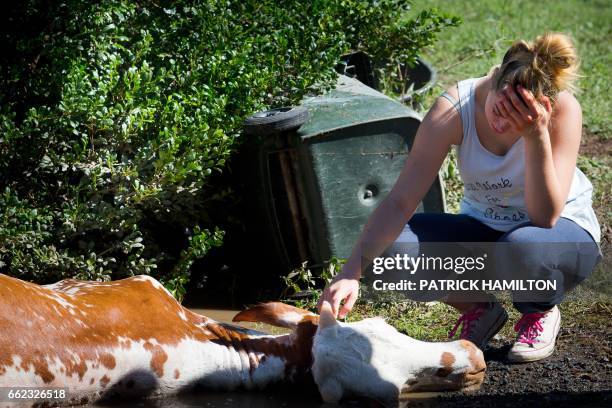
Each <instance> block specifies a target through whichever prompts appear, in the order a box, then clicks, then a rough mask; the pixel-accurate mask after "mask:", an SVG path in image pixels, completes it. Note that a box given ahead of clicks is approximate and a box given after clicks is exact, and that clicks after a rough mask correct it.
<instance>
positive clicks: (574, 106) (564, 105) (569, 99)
mask: <svg viewBox="0 0 612 408" xmlns="http://www.w3.org/2000/svg"><path fill="white" fill-rule="evenodd" d="M581 112H582V108H581V107H580V102H578V99H576V97H575V96H574V95H573V94H572V93H570V92H568V91H562V92H559V94H558V95H557V101H556V103H555V108H554V109H553V116H559V115H563V116H565V115H575V114H580V113H581Z"/></svg>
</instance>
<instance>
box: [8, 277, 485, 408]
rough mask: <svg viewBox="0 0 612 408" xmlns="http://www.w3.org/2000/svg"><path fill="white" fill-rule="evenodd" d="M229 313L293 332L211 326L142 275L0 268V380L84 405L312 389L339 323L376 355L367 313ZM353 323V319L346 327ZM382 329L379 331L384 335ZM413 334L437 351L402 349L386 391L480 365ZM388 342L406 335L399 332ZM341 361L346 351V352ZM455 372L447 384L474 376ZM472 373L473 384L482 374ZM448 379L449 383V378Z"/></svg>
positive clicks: (286, 309) (459, 348)
mask: <svg viewBox="0 0 612 408" xmlns="http://www.w3.org/2000/svg"><path fill="white" fill-rule="evenodd" d="M237 320H247V321H265V322H269V323H272V324H276V325H282V326H287V327H293V328H295V330H294V332H293V333H291V334H287V335H278V336H271V335H266V334H263V333H258V332H254V331H249V330H244V329H241V328H238V327H234V326H230V325H225V324H221V323H218V322H216V321H213V320H211V319H208V318H206V317H204V316H200V315H198V314H195V313H193V312H191V311H189V310H187V309H185V308H184V307H182V306H181V305H180V304H179V303H178V302H177V301H176V300H175V299H174V298H173V297H172V296H171V295H170V294H169V293H168V292H167V291H166V290H165V289H164V288H163V286H162V285H160V284H159V283H158V282H157V281H156V280H154V279H152V278H150V277H146V276H137V277H133V278H129V279H124V280H121V281H115V282H107V283H101V282H82V281H75V280H65V281H61V282H58V283H56V284H54V285H47V286H39V285H35V284H32V283H28V282H24V281H21V280H18V279H14V278H10V277H8V276H5V275H1V274H0V387H14V386H20V387H43V388H48V387H67V388H68V389H69V397H70V399H69V400H68V402H71V403H74V402H81V403H85V402H90V401H95V400H98V399H100V398H103V397H113V396H135V395H138V396H147V397H159V396H167V395H172V394H175V393H177V392H179V391H186V390H189V389H191V388H193V387H204V388H214V389H228V390H229V389H234V388H237V387H245V388H253V387H264V386H266V385H267V384H269V383H272V382H277V381H288V380H292V379H295V378H303V377H304V376H305V377H306V378H308V377H310V378H312V373H313V372H314V373H315V378H314V379H315V381H316V382H317V384H319V388H320V389H321V388H322V384H323V383H325V382H327V380H328V379H329V378H328V377H329V376H332V377H333V376H334V373H333V372H331V373H330V372H329V371H330V370H332V371H333V370H334V364H336V365H337V364H339V365H340V367H339V368H338V367H337V368H336V369H339V371H340V372H342V371H343V370H342V364H343V362H342V361H341V360H340V361H336V360H338V357H341V356H343V355H345V354H346V353H347V350H340V349H338V350H337V351H338V353H337V354H336V356H333V354H334V351H333V348H334V347H339V348H343V347H346V346H347V345H349V344H350V341H348V342H347V340H346V339H344V340H342V342H344V343H343V344H344V346H343V345H342V344H339V345H337V346H336V345H334V341H335V340H334V339H337V338H338V330H340V332H341V333H344V334H345V335H347V336H350V337H351V338H352V339H353V340H358V343H359V344H360V345H359V346H356V347H358V348H359V347H361V348H362V350H353V351H352V352H354V353H357V355H360V356H362V357H363V355H364V351H365V350H363V348H364V347H365V348H366V349H368V350H367V351H368V352H366V353H365V354H366V358H365V359H363V358H362V359H361V360H362V361H361V360H360V361H361V364H362V366H364V367H366V368H367V367H369V368H374V369H376V367H374V366H373V365H372V363H373V362H374V357H376V356H379V357H380V355H381V354H380V350H376V348H377V346H376V345H375V342H374V343H371V344H368V342H369V339H368V337H373V335H372V334H371V333H370V332H371V331H372V330H381V327H378V328H376V327H374V326H376V324H379V323H376V322H374V321H371V322H370V323H369V324H366V323H367V322H368V321H369V320H364V321H362V322H358V323H354V324H344V325H339V326H338V327H340V329H338V328H336V327H328V328H327V329H326V330H323V328H322V327H319V324H318V323H319V317H318V316H316V315H313V314H312V313H309V312H306V311H303V310H300V309H297V308H292V307H291V306H287V305H283V304H279V303H272V304H264V305H260V306H257V307H255V308H252V309H250V310H247V311H245V312H242V313H241V314H239V315H238V316H237ZM328 320H329V319H328ZM358 324H361V326H355V325H358ZM372 324H374V326H372ZM383 324H384V322H383ZM351 325H352V326H351ZM328 326H333V324H328ZM386 326H388V325H386ZM364 327H365V331H364V329H363V328H364ZM388 327H390V326H388ZM332 329H333V330H332ZM347 330H348V331H347ZM382 330H385V329H384V328H382ZM391 330H393V329H391ZM351 333H353V334H354V335H351ZM394 333H395V334H393V336H395V335H396V334H397V336H403V338H406V339H410V338H408V337H407V336H404V335H401V334H400V333H397V332H396V331H395V332H394ZM375 335H376V334H375V333H374V336H375ZM390 335H391V332H387V333H385V334H384V336H385V338H387V339H388V338H389V336H390ZM360 337H363V338H360ZM391 337H392V336H391ZM315 338H316V340H315ZM410 340H411V341H414V342H416V343H414V344H412V346H414V345H416V344H417V343H418V344H419V346H418V347H422V345H427V344H431V345H430V346H429V351H430V352H433V353H434V355H432V356H431V357H425V356H424V355H423V353H422V350H415V351H417V353H415V355H414V357H415V358H413V362H414V364H412V365H411V364H410V363H409V361H410V356H409V355H408V356H405V360H406V361H407V362H408V364H407V367H410V369H409V370H412V374H411V373H410V372H408V373H404V372H402V373H399V374H397V373H395V371H397V370H394V375H395V374H397V375H399V376H400V377H401V379H400V380H397V379H395V380H394V379H392V378H390V377H389V378H386V377H385V376H386V375H385V374H384V373H381V378H383V377H385V378H383V379H384V381H385V384H387V383H388V384H390V385H389V387H390V388H393V387H395V388H397V387H398V381H402V382H403V385H402V384H399V388H400V389H401V388H402V387H404V388H405V387H407V386H408V387H410V386H413V385H415V384H417V383H418V378H417V377H418V376H419V375H420V376H421V377H423V373H426V374H427V375H428V376H430V375H434V376H436V375H437V376H438V377H440V379H442V380H443V381H442V382H444V381H446V382H447V383H448V382H449V381H450V380H451V379H452V378H453V377H452V376H450V375H449V374H451V373H452V372H454V371H456V373H459V372H460V371H461V370H463V371H465V370H466V367H467V366H469V370H472V372H475V373H483V371H484V362H482V363H481V360H482V354H481V353H480V354H479V355H475V354H474V353H476V352H475V351H474V349H475V348H474V347H473V346H471V347H470V346H469V345H466V344H463V343H459V342H452V343H437V344H433V343H423V342H417V341H416V340H413V339H410ZM392 341H404V340H402V339H400V338H399V337H398V338H397V339H396V340H392ZM404 343H405V345H406V346H407V348H406V350H405V352H406V353H408V354H411V343H409V342H405V341H404ZM313 344H314V346H313ZM444 345H446V346H444ZM317 350H320V352H319V354H320V356H317V352H318V351H317ZM475 350H477V349H475ZM349 351H350V350H349ZM479 352H480V351H479V350H478V353H479ZM313 353H314V354H313ZM368 353H369V354H370V355H369V356H367V354H368ZM376 353H377V354H376ZM449 353H450V354H449ZM330 354H332V355H331V356H330ZM375 354H376V355H375ZM383 354H384V352H383ZM451 354H452V356H451ZM464 355H465V358H464V357H463V356H464ZM346 358H347V359H351V358H352V357H351V354H350V352H349V354H348V355H347V357H346ZM359 358H361V357H359ZM368 359H371V361H368ZM357 360H359V359H357ZM357 360H355V361H357ZM476 360H478V361H476ZM355 361H354V362H353V363H350V364H348V363H347V364H348V365H347V367H348V366H350V365H351V364H353V365H354V364H355ZM432 361H433V363H432ZM475 361H476V363H477V364H475V365H474V362H475ZM313 362H314V366H313ZM466 364H467V365H466ZM415 365H416V366H415ZM459 366H461V367H459ZM390 368H391V367H390ZM431 370H434V371H431ZM436 370H438V371H436ZM440 370H442V371H440ZM469 370H468V371H469ZM404 371H405V370H404ZM430 371H431V372H430ZM466 373H467V372H466ZM466 373H464V374H466ZM340 374H343V373H340ZM317 376H318V377H319V378H317ZM341 377H342V376H341V375H340V376H338V379H337V381H336V380H334V381H336V382H337V383H341V385H342V384H343V383H344V382H346V381H347V380H346V379H342V378H341ZM387 377H388V376H387ZM400 377H398V378H400ZM464 377H465V378H467V377H466V376H465V375H464ZM465 378H464V380H465ZM367 380H368V379H363V380H362V381H367ZM464 380H462V381H463V382H461V383H460V384H459V386H456V385H455V386H454V387H455V388H461V386H471V385H474V384H472V383H470V382H469V381H468V382H466V381H464ZM455 382H456V381H455ZM476 382H477V383H478V384H479V383H480V382H482V375H480V377H479V379H478V381H476ZM428 383H429V382H428ZM371 385H372V384H370V385H368V384H365V388H363V389H364V390H366V391H365V392H363V393H361V394H365V395H368V394H371V392H370V391H367V390H368V388H369V387H370V386H371ZM357 386H358V387H361V385H359V384H358V383H357ZM323 388H325V387H324V386H323ZM327 388H329V386H328V387H327ZM348 388H351V387H348ZM425 388H427V387H425ZM434 388H435V387H434ZM438 388H444V387H438ZM445 388H453V387H448V384H446V387H445ZM343 389H344V392H338V389H335V390H332V391H333V392H332V393H331V394H329V393H328V395H327V396H326V394H325V393H324V392H323V390H322V395H323V397H324V398H325V399H327V400H334V399H337V398H338V397H339V396H342V395H343V393H344V394H346V393H348V392H349V391H350V392H352V393H355V390H353V389H351V390H349V389H347V385H346V384H344V385H343ZM398 391H399V390H398ZM379 392H380V390H379ZM356 393H358V394H359V392H356ZM374 394H376V391H374ZM385 395H387V391H385ZM374 396H377V397H379V395H374Z"/></svg>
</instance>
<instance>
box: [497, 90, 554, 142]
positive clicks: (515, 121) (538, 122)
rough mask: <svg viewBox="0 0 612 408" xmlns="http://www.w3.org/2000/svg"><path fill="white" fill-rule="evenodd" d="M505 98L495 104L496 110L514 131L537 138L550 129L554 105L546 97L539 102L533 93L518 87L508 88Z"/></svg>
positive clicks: (504, 94)
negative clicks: (549, 124)
mask: <svg viewBox="0 0 612 408" xmlns="http://www.w3.org/2000/svg"><path fill="white" fill-rule="evenodd" d="M502 95H503V97H502V98H500V100H499V101H498V102H497V103H496V104H495V109H497V111H498V112H499V113H501V115H502V116H503V117H504V118H506V119H507V120H508V121H509V122H510V125H511V127H512V130H513V131H515V132H517V133H519V134H521V135H522V136H526V137H537V136H539V135H541V134H543V133H544V132H545V131H546V130H547V129H548V123H549V122H550V118H551V115H552V105H551V103H550V99H549V98H548V97H546V96H543V97H542V98H541V101H540V102H538V101H537V100H536V98H535V97H534V96H533V93H531V91H528V90H527V89H525V88H523V87H522V86H521V85H517V87H516V90H515V89H513V88H512V87H511V86H506V87H505V88H504V89H503V90H502Z"/></svg>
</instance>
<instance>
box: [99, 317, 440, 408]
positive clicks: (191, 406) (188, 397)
mask: <svg viewBox="0 0 612 408" xmlns="http://www.w3.org/2000/svg"><path fill="white" fill-rule="evenodd" d="M190 310H191V311H192V312H195V313H198V314H201V315H203V316H206V317H209V318H211V319H214V320H216V321H218V322H222V323H232V318H233V317H234V316H235V315H236V314H237V313H238V310H222V309H202V308H190ZM232 324H235V325H239V326H241V327H245V328H247V329H251V330H258V331H262V332H265V333H272V334H284V333H289V332H290V330H289V329H285V328H279V327H275V326H270V325H267V324H263V323H250V322H240V323H232ZM437 395H438V394H437V393H415V394H411V395H410V396H406V395H405V394H404V395H402V401H401V402H399V403H398V404H394V406H402V407H404V406H410V405H412V404H411V402H412V401H414V402H417V401H418V402H419V407H422V406H423V405H421V404H422V403H423V402H424V401H428V400H429V399H431V401H432V402H433V401H434V400H435V397H436V396H437ZM94 406H95V407H108V408H196V407H198V408H199V407H203V408H216V407H219V408H226V407H231V408H234V407H235V408H264V407H271V408H277V407H278V408H281V407H282V408H302V407H304V408H311V407H324V406H325V407H329V406H330V405H325V404H324V403H323V401H322V400H321V397H320V396H319V394H318V393H317V392H316V390H308V391H305V390H304V391H302V390H299V389H296V388H295V387H290V386H288V387H282V386H275V387H274V388H273V389H269V390H263V391H245V390H242V391H234V392H219V391H211V392H205V393H204V392H198V393H194V394H185V395H179V396H176V397H174V398H167V399H158V400H147V401H125V402H122V401H114V402H112V403H101V404H96V405H94ZM334 406H338V407H353V408H354V407H383V406H389V405H383V404H381V403H379V402H377V401H371V400H355V399H353V400H347V401H343V402H342V403H341V404H339V405H334ZM432 406H434V405H432Z"/></svg>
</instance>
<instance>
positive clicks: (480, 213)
mask: <svg viewBox="0 0 612 408" xmlns="http://www.w3.org/2000/svg"><path fill="white" fill-rule="evenodd" d="M477 80H478V78H472V79H467V80H465V81H461V82H459V83H458V91H459V102H457V101H454V98H452V97H450V95H448V94H447V93H445V94H444V95H443V96H444V97H446V98H447V99H449V100H451V103H454V105H455V107H456V108H458V111H459V113H460V115H461V121H462V123H463V140H462V142H461V144H460V145H459V146H457V164H458V166H459V173H460V175H461V179H462V180H463V183H464V190H463V198H462V200H461V209H460V211H459V212H460V213H461V214H467V215H470V216H472V217H474V218H476V219H478V220H480V221H481V222H483V223H484V224H486V225H488V226H489V227H491V228H493V229H496V230H498V231H508V230H510V229H512V228H514V227H515V226H517V225H519V224H522V223H525V222H528V221H529V216H528V215H527V208H526V204H525V151H524V140H523V138H522V137H521V138H519V139H518V141H517V142H516V143H515V144H514V145H513V146H512V147H511V148H510V150H509V151H508V152H507V153H506V154H505V155H504V156H498V155H496V154H493V153H491V152H490V151H489V150H487V149H485V148H484V147H483V146H482V145H481V144H480V140H479V139H478V135H477V134H476V124H475V104H476V96H475V84H476V81H477ZM592 192H593V186H592V185H591V182H590V181H589V180H588V179H587V178H586V176H585V175H584V173H582V171H580V169H578V168H577V167H576V170H575V171H574V178H573V180H572V185H571V188H570V191H569V195H568V197H567V201H566V203H565V207H564V208H563V211H562V212H561V216H562V217H564V218H568V219H570V220H573V221H574V222H576V224H578V225H580V226H581V227H582V228H584V229H585V230H586V231H587V232H588V233H589V234H591V236H592V237H593V239H594V240H595V241H596V242H599V241H600V236H601V233H600V227H599V223H598V222H597V217H596V216H595V212H594V211H593V208H592V198H591V196H592Z"/></svg>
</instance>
